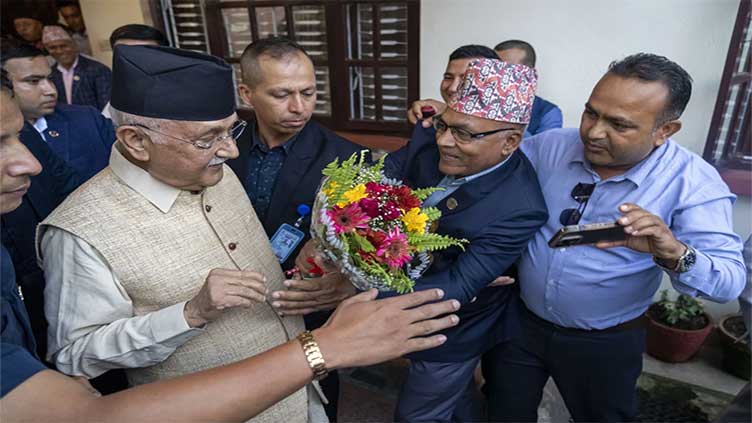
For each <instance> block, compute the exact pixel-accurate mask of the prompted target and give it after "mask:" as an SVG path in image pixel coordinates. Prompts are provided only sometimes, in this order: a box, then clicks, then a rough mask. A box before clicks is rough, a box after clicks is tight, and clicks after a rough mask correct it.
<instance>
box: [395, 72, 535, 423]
mask: <svg viewBox="0 0 752 423" xmlns="http://www.w3.org/2000/svg"><path fill="white" fill-rule="evenodd" d="M536 84H537V74H536V72H535V70H534V69H531V68H529V67H527V66H525V65H514V64H509V63H506V62H502V61H500V60H495V59H485V58H482V59H476V60H473V61H472V62H470V64H469V65H468V68H467V71H466V72H465V75H464V78H463V82H462V84H461V86H460V88H459V90H458V92H457V95H456V96H455V97H454V98H453V99H452V101H450V103H449V107H448V108H447V110H446V111H445V112H444V113H442V114H441V115H438V116H434V119H433V123H434V127H435V128H436V136H435V138H434V137H432V136H430V135H427V134H430V132H429V131H425V130H423V127H422V126H421V122H418V123H417V124H416V129H415V132H414V133H413V138H412V140H411V141H410V142H409V143H408V145H407V146H405V147H404V148H402V149H401V150H399V151H397V152H396V153H394V154H391V155H389V156H388V157H387V160H386V167H385V169H386V172H387V174H388V175H389V176H391V177H394V178H398V179H402V180H403V181H405V182H406V183H407V184H408V185H410V186H411V187H413V188H425V187H432V186H438V187H441V188H444V189H443V190H441V191H437V192H435V193H433V194H432V195H431V196H430V197H428V198H427V199H426V201H425V203H424V205H425V206H433V207H437V208H439V210H441V213H442V216H441V218H440V219H439V221H438V228H437V229H436V232H437V233H440V234H444V235H450V236H453V237H456V238H464V239H467V240H468V241H469V243H468V244H467V245H466V247H465V249H464V251H463V250H461V249H460V248H457V247H452V248H449V249H447V250H443V251H440V252H435V253H434V261H433V265H432V266H431V267H430V268H429V269H428V271H427V272H426V273H425V274H424V275H423V277H421V278H420V279H418V280H417V283H416V285H415V289H416V290H424V289H430V288H441V289H443V290H445V292H446V294H447V297H448V298H454V299H457V300H459V301H460V303H462V308H461V309H460V311H459V312H458V316H459V318H460V322H459V325H458V326H456V327H454V328H452V329H450V330H447V331H445V332H444V333H445V334H446V336H447V342H446V343H445V344H444V345H442V346H441V347H439V348H436V349H433V350H430V351H425V352H423V353H416V354H411V355H409V356H408V358H410V361H411V363H410V370H409V374H408V377H407V380H406V381H405V384H404V385H403V388H402V392H401V393H400V397H399V402H398V405H397V410H396V415H395V419H396V420H398V421H450V420H457V421H474V420H477V419H478V418H479V417H480V416H479V413H478V411H477V410H475V407H473V406H472V401H471V394H472V392H473V389H475V387H474V383H473V371H474V370H475V368H476V366H477V365H478V360H479V358H480V356H481V355H482V354H483V353H484V352H485V351H487V350H488V349H490V348H492V347H493V346H494V345H496V344H498V343H500V342H504V341H505V340H507V339H508V338H509V337H510V336H511V334H512V333H513V332H514V331H515V328H516V319H515V315H516V314H515V312H514V310H516V301H517V300H516V299H517V293H516V287H515V286H513V285H506V286H488V285H489V283H491V282H492V281H494V280H495V279H496V277H497V276H499V275H501V274H504V273H506V272H507V271H508V270H509V268H510V267H511V266H512V264H513V263H514V262H515V261H516V260H517V259H518V258H519V257H520V255H521V254H522V251H523V250H524V249H525V247H526V246H527V243H528V241H529V240H530V239H531V238H532V236H533V235H534V234H535V232H536V231H537V230H538V228H539V227H540V226H541V225H543V224H544V222H545V221H546V219H547V216H548V213H547V210H546V205H545V202H544V201H543V196H542V194H541V190H540V187H539V185H538V179H537V177H536V175H535V171H534V170H533V167H532V165H531V164H530V162H529V161H528V159H527V158H526V157H525V155H524V154H522V152H520V151H518V149H517V147H518V146H519V144H520V140H521V139H522V134H523V133H524V131H525V126H526V125H527V123H528V122H529V121H530V114H531V110H532V105H533V100H534V99H535V88H536Z"/></svg>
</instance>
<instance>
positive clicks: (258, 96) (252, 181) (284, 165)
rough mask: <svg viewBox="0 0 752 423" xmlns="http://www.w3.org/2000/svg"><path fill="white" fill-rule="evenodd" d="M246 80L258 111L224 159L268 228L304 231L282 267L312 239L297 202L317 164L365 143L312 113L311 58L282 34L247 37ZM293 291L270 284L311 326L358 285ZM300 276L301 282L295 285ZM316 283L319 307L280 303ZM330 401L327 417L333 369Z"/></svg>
mask: <svg viewBox="0 0 752 423" xmlns="http://www.w3.org/2000/svg"><path fill="white" fill-rule="evenodd" d="M240 63H241V67H242V70H243V83H241V84H239V86H238V92H239V95H240V98H241V100H242V101H243V102H244V103H245V104H246V105H248V106H251V107H253V109H254V111H255V118H254V119H253V120H251V121H250V122H249V124H248V128H247V129H246V130H245V131H244V133H243V135H242V136H241V138H240V139H239V140H238V150H239V153H240V155H239V156H238V158H236V159H233V160H229V161H228V162H227V164H228V165H229V166H230V167H231V168H232V169H233V170H234V171H235V173H236V174H237V176H238V178H239V179H240V181H241V182H242V183H243V186H244V188H245V190H246V192H247V193H248V197H249V198H250V200H251V203H252V204H253V208H254V210H255V211H256V215H257V216H258V218H259V220H260V221H261V223H262V225H263V226H264V230H265V231H266V234H267V236H269V238H270V239H271V238H273V236H274V234H275V233H276V232H277V230H279V228H280V226H282V225H283V224H288V225H295V224H296V223H297V224H298V229H300V231H302V232H303V235H304V236H303V238H302V239H300V241H299V243H298V244H297V246H295V248H293V250H292V251H291V252H290V254H289V256H288V257H287V259H286V260H284V261H283V263H282V268H283V269H285V270H287V269H291V268H293V267H294V266H295V258H296V257H297V256H298V254H299V253H300V251H301V249H302V247H303V245H304V244H305V243H306V241H308V240H309V239H310V235H309V227H310V222H311V220H310V213H309V214H306V215H301V214H300V213H299V210H298V207H299V206H300V205H306V206H309V207H312V206H313V200H314V197H315V196H316V192H317V190H318V185H319V182H320V181H321V177H322V176H321V171H322V170H323V169H324V167H326V165H327V164H329V163H330V162H332V161H333V160H335V159H337V158H339V159H341V160H344V159H347V158H348V157H350V155H352V154H353V153H356V152H359V151H360V150H362V149H363V147H361V146H359V145H357V144H353V143H351V142H350V141H348V140H346V139H344V138H342V137H340V136H338V135H336V134H335V133H333V132H332V131H330V130H328V129H326V128H324V127H323V126H321V125H319V124H318V123H316V122H314V121H312V120H311V115H312V114H313V109H314V106H315V104H316V78H315V74H314V68H313V62H312V61H311V59H310V57H308V54H307V53H306V52H305V50H303V48H302V47H300V46H299V45H297V44H296V43H294V42H292V41H290V40H287V39H284V38H267V39H263V40H258V41H256V42H254V43H253V44H251V45H249V46H248V47H247V48H246V49H245V51H244V52H243V55H242V57H241V61H240ZM288 283H289V284H291V286H290V288H291V290H290V291H284V292H275V293H273V294H272V298H274V299H276V300H277V301H275V302H273V305H274V306H275V307H277V308H278V310H280V312H281V313H285V314H306V316H305V321H306V327H307V328H308V329H314V328H317V327H319V326H321V325H322V324H323V323H324V322H325V321H326V319H327V318H328V316H329V313H312V314H309V313H311V312H312V311H316V310H331V309H334V308H335V307H336V306H337V304H338V303H339V302H340V301H341V300H343V299H344V298H347V297H349V296H350V295H352V294H353V293H354V292H355V290H354V288H352V285H350V284H349V283H348V282H346V281H345V280H344V279H342V278H340V277H339V275H331V276H328V277H325V278H320V279H317V280H306V281H295V280H291V281H289V282H288ZM298 284H299V285H298ZM300 285H306V286H305V288H306V289H309V290H310V289H312V288H314V287H315V286H319V287H321V288H322V289H321V290H322V291H323V292H325V293H326V295H328V297H327V298H328V301H327V302H326V303H325V304H318V305H317V306H316V307H313V308H308V307H293V308H285V304H286V302H285V300H287V299H289V298H288V297H289V296H293V297H294V296H295V295H296V294H297V293H298V292H296V290H297V289H299V288H303V287H302V286H300ZM321 385H322V387H323V388H324V393H325V394H326V395H327V397H328V399H329V401H330V403H329V405H328V406H327V407H326V411H327V415H328V417H329V419H330V420H332V421H334V420H336V418H337V414H336V402H337V397H338V395H339V394H338V381H337V378H336V373H335V374H333V375H332V376H330V377H328V378H327V379H325V380H324V381H322V383H321Z"/></svg>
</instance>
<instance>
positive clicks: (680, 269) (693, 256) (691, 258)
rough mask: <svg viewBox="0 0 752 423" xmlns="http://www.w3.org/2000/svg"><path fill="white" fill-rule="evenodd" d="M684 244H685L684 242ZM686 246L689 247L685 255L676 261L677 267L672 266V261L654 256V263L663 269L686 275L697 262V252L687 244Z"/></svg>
mask: <svg viewBox="0 0 752 423" xmlns="http://www.w3.org/2000/svg"><path fill="white" fill-rule="evenodd" d="M682 244H684V243H683V242H682ZM684 246H685V247H687V249H686V250H685V251H684V254H682V255H681V257H679V258H678V259H677V260H676V265H675V266H673V267H672V266H671V263H670V260H666V259H661V258H658V257H655V256H653V261H654V262H655V263H656V264H657V265H658V266H661V267H662V268H664V269H666V270H669V271H671V272H675V273H684V272H686V271H688V270H689V269H691V268H692V266H694V265H695V262H696V261H697V250H695V249H694V248H692V247H691V246H689V245H687V244H684Z"/></svg>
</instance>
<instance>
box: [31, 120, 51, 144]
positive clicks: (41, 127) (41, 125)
mask: <svg viewBox="0 0 752 423" xmlns="http://www.w3.org/2000/svg"><path fill="white" fill-rule="evenodd" d="M33 126H34V129H36V130H37V132H39V136H40V137H42V139H43V140H45V141H47V137H45V136H44V131H46V130H47V127H48V126H47V119H45V118H44V116H42V117H40V118H39V119H37V120H36V122H34V125H33Z"/></svg>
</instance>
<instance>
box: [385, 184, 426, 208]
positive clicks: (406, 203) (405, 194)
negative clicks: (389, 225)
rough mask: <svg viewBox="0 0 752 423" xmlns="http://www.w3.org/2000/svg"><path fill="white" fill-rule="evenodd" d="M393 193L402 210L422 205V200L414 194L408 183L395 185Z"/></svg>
mask: <svg viewBox="0 0 752 423" xmlns="http://www.w3.org/2000/svg"><path fill="white" fill-rule="evenodd" d="M392 195H393V196H394V197H395V200H396V202H397V206H398V207H399V208H401V209H402V210H410V209H413V208H416V207H420V200H418V198H417V197H415V196H414V195H413V190H411V189H410V187H408V186H406V185H401V186H398V187H394V188H393V189H392Z"/></svg>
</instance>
